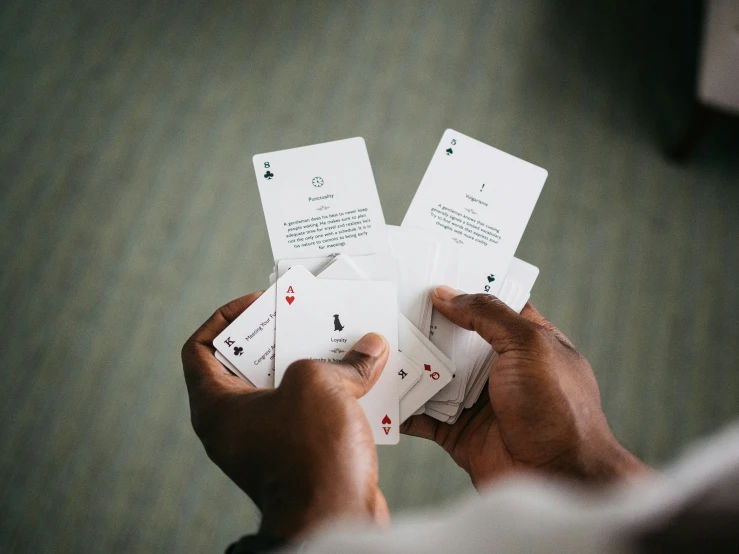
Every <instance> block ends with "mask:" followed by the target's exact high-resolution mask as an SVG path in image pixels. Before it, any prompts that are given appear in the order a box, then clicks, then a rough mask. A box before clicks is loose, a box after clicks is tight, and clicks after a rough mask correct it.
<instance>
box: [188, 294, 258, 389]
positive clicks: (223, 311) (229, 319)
mask: <svg viewBox="0 0 739 554" xmlns="http://www.w3.org/2000/svg"><path fill="white" fill-rule="evenodd" d="M263 292H264V291H263V290H260V291H256V292H252V293H251V294H247V295H246V296H242V297H241V298H237V299H235V300H231V302H229V303H228V304H224V305H223V306H221V307H220V308H218V309H217V310H216V311H215V312H214V313H213V315H212V316H210V317H209V318H208V319H207V321H206V322H205V323H203V324H202V325H201V326H200V327H199V328H198V329H197V331H195V332H194V333H193V334H192V335H191V336H190V338H189V339H187V341H186V342H185V345H184V346H183V347H182V368H183V370H184V372H185V381H186V382H187V384H188V386H190V385H193V384H195V383H196V382H200V381H202V380H203V379H208V378H210V379H213V378H215V379H219V378H222V376H223V375H224V373H223V371H222V369H224V368H223V365H222V364H221V362H219V361H218V360H217V359H216V358H215V356H213V353H214V352H215V348H214V347H213V340H214V339H215V338H216V337H217V336H218V335H219V334H220V333H221V331H223V330H224V329H225V328H226V327H228V326H229V325H230V324H231V323H233V321H234V320H235V319H236V318H237V317H239V316H240V315H241V314H242V313H243V312H244V311H245V310H246V309H247V308H248V307H249V306H251V305H252V304H253V303H254V301H255V300H256V299H257V298H259V297H260V296H261V295H262V293H263ZM229 375H230V374H229ZM239 381H241V380H240V379H239Z"/></svg>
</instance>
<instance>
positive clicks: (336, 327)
mask: <svg viewBox="0 0 739 554" xmlns="http://www.w3.org/2000/svg"><path fill="white" fill-rule="evenodd" d="M343 330H344V326H343V325H342V324H341V321H339V314H334V331H343Z"/></svg>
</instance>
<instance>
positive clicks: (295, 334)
mask: <svg viewBox="0 0 739 554" xmlns="http://www.w3.org/2000/svg"><path fill="white" fill-rule="evenodd" d="M276 286H277V293H276V295H277V318H278V320H279V325H278V326H277V334H276V350H277V354H276V357H275V377H276V383H277V384H278V385H279V383H280V382H281V380H282V378H283V376H284V373H285V370H286V369H287V367H288V366H289V365H290V364H291V363H292V362H294V361H296V360H299V359H303V358H309V359H316V360H321V361H328V362H332V361H337V360H341V359H342V358H343V357H344V355H345V354H346V352H347V351H348V350H349V349H350V348H351V347H352V346H353V345H354V344H355V343H356V342H357V341H358V340H359V339H360V338H361V337H362V336H363V335H365V334H366V333H369V332H375V333H379V334H382V335H383V336H384V337H385V338H386V339H387V340H388V342H389V344H390V358H391V360H392V359H393V358H394V357H395V356H397V354H398V339H397V337H398V317H397V313H398V304H397V300H396V298H397V289H396V287H395V285H394V284H393V283H389V282H384V281H344V280H341V281H340V280H333V279H331V280H329V279H317V278H315V277H314V276H313V275H312V274H311V273H310V272H309V271H308V270H307V269H305V268H304V267H302V266H293V267H292V269H290V270H289V271H288V272H287V273H285V275H283V276H282V278H280V279H278V281H277V284H276ZM388 366H390V367H394V362H392V363H391V362H388ZM397 377H398V376H397V375H396V374H395V373H393V372H392V371H388V372H385V371H383V373H382V375H381V376H380V378H379V379H378V381H377V383H375V385H374V387H373V388H372V390H370V391H369V393H367V394H366V395H365V396H363V397H362V398H361V399H360V400H359V403H360V404H361V405H362V408H363V409H364V412H365V415H366V416H367V420H368V421H369V424H370V427H371V428H372V433H373V435H374V438H375V443H376V444H396V443H397V442H398V439H399V434H398V425H399V396H398V380H397Z"/></svg>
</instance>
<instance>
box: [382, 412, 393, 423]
mask: <svg viewBox="0 0 739 554" xmlns="http://www.w3.org/2000/svg"><path fill="white" fill-rule="evenodd" d="M391 423H392V421H390V418H389V417H388V415H387V414H385V417H383V418H382V424H383V425H390V424H391Z"/></svg>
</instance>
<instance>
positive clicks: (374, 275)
mask: <svg viewBox="0 0 739 554" xmlns="http://www.w3.org/2000/svg"><path fill="white" fill-rule="evenodd" d="M341 256H342V255H339V256H338V257H320V258H289V259H284V260H280V261H279V262H277V276H278V277H282V276H283V275H284V274H285V273H286V272H287V270H288V269H290V268H291V267H292V266H294V265H302V266H303V267H304V268H306V269H307V270H308V271H310V272H311V273H312V274H313V275H318V274H319V273H320V272H321V271H322V270H323V269H325V268H326V267H328V266H329V265H332V263H333V262H334V261H335V260H336V259H338V258H340V257H341ZM345 260H346V263H349V264H350V265H351V266H352V267H354V268H355V270H356V272H358V274H357V277H359V278H361V279H366V280H368V281H391V282H393V283H395V282H397V280H398V272H397V270H396V268H395V261H394V259H393V257H392V256H391V255H390V254H368V255H366V256H347V257H346V258H345ZM330 278H331V279H344V278H346V279H355V278H356V277H330Z"/></svg>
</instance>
